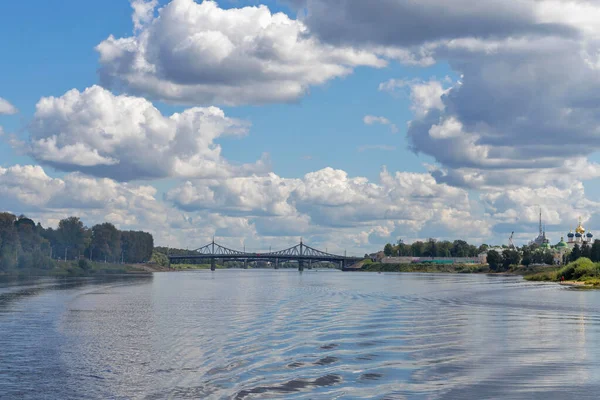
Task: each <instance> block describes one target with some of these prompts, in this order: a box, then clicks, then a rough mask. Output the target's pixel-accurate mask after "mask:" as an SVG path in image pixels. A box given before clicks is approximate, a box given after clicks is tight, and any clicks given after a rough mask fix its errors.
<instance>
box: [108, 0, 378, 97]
mask: <svg viewBox="0 0 600 400" xmlns="http://www.w3.org/2000/svg"><path fill="white" fill-rule="evenodd" d="M133 5H134V9H135V12H134V16H133V19H134V25H135V27H136V33H135V34H134V36H131V37H125V38H115V37H114V36H110V37H109V38H108V39H106V40H104V41H103V42H102V43H100V44H99V45H98V46H97V47H96V50H97V51H98V53H99V55H100V70H99V72H100V78H101V81H102V83H103V84H105V85H107V86H109V87H118V88H123V89H125V90H127V91H128V92H131V93H133V94H138V95H143V96H146V97H151V98H156V99H161V100H166V101H170V102H174V103H179V104H194V105H196V104H227V105H237V104H255V103H269V102H288V101H293V100H295V99H297V98H299V97H300V96H302V95H303V94H304V93H305V92H306V91H307V90H308V88H309V87H310V86H314V85H320V84H323V83H325V82H327V81H329V80H331V79H333V78H337V77H343V76H345V75H348V74H349V73H351V72H352V70H353V68H354V67H356V66H362V65H366V66H372V67H381V66H384V65H385V62H384V61H383V60H382V59H380V58H378V57H377V56H375V55H374V54H373V53H372V52H370V51H366V50H353V49H352V48H350V47H340V46H332V45H326V44H322V43H321V42H320V41H318V40H316V39H314V38H312V37H310V35H308V34H307V29H306V27H305V26H304V24H303V23H302V22H300V21H297V20H293V19H290V18H289V17H288V16H287V15H285V14H283V13H275V14H274V13H271V11H270V10H269V9H268V8H267V7H266V6H264V5H261V6H258V7H243V8H231V9H227V10H226V9H222V8H220V7H219V6H218V5H217V3H216V2H214V1H210V0H205V1H202V2H201V3H196V2H194V1H193V0H173V1H171V2H170V3H168V4H167V5H166V6H164V7H163V8H161V9H160V10H159V11H158V16H157V17H156V18H154V13H153V9H151V7H153V6H155V5H156V4H155V2H144V1H134V2H133Z"/></svg>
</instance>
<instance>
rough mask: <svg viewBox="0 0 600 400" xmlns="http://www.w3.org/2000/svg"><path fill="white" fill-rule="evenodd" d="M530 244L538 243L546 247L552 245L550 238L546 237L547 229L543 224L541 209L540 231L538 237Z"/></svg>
mask: <svg viewBox="0 0 600 400" xmlns="http://www.w3.org/2000/svg"><path fill="white" fill-rule="evenodd" d="M529 244H537V245H538V246H540V247H545V248H549V247H550V240H549V239H548V238H547V237H546V230H545V229H544V228H543V226H542V210H541V209H540V233H539V235H538V237H536V238H535V239H534V240H533V241H532V242H530V243H529Z"/></svg>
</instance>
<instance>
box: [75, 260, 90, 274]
mask: <svg viewBox="0 0 600 400" xmlns="http://www.w3.org/2000/svg"><path fill="white" fill-rule="evenodd" d="M77 265H78V266H79V268H81V269H82V270H84V271H88V270H90V269H92V264H91V263H90V262H89V261H88V260H86V259H85V258H82V259H81V260H79V263H78V264H77Z"/></svg>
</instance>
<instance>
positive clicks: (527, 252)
mask: <svg viewBox="0 0 600 400" xmlns="http://www.w3.org/2000/svg"><path fill="white" fill-rule="evenodd" d="M522 252H523V260H522V261H521V263H522V264H523V265H524V266H526V267H527V266H529V265H530V264H531V263H532V261H533V260H532V253H531V248H530V247H529V246H523V249H522Z"/></svg>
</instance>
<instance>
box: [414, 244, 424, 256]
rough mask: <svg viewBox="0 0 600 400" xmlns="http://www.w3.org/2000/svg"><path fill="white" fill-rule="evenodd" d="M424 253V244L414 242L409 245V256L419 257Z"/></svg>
mask: <svg viewBox="0 0 600 400" xmlns="http://www.w3.org/2000/svg"><path fill="white" fill-rule="evenodd" d="M424 253H425V243H423V242H421V241H416V242H414V243H413V244H411V245H410V255H411V256H413V257H421V256H423V255H424Z"/></svg>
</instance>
